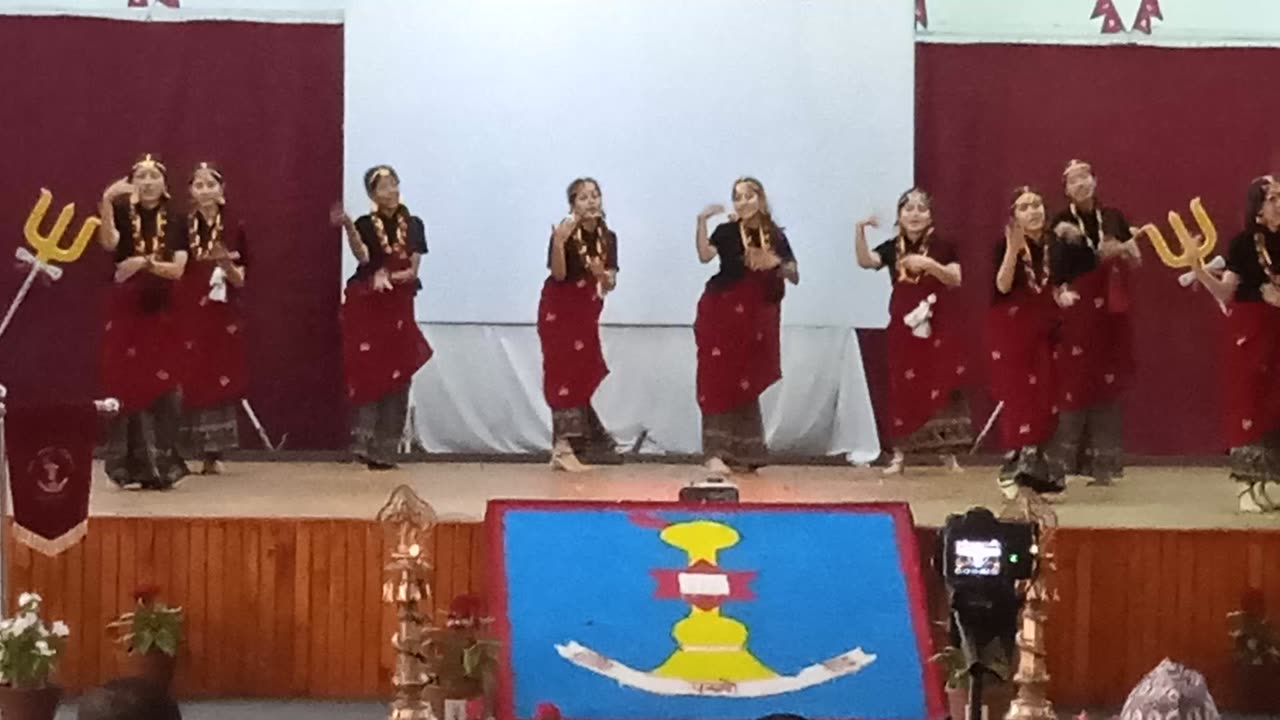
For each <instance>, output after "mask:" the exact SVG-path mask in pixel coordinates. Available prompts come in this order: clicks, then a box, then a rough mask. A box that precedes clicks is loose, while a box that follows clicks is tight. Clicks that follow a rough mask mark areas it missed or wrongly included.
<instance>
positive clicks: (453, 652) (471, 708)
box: [428, 595, 497, 720]
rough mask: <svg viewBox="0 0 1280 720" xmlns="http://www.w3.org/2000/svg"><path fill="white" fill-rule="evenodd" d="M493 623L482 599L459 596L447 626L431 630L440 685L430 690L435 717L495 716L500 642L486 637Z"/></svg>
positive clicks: (472, 596)
mask: <svg viewBox="0 0 1280 720" xmlns="http://www.w3.org/2000/svg"><path fill="white" fill-rule="evenodd" d="M492 622H493V619H492V618H490V617H488V616H487V615H486V614H485V609H484V602H483V600H482V599H481V598H479V597H477V596H475V595H459V596H458V597H456V598H454V599H453V602H451V603H450V604H449V612H448V616H447V618H446V620H445V624H444V627H442V628H437V629H435V630H433V631H431V633H430V642H431V648H432V657H433V658H434V659H435V662H436V664H437V668H438V669H437V676H438V677H439V679H440V682H439V684H438V685H437V686H436V687H435V688H432V689H429V690H428V695H429V697H428V700H429V702H431V704H432V709H433V710H435V713H436V717H439V718H443V719H445V720H449V719H451V718H457V717H466V718H474V717H475V716H477V715H478V716H479V717H480V718H481V719H482V720H483V718H487V717H489V716H490V714H491V713H492V707H493V706H492V698H493V692H494V678H495V676H494V672H493V671H494V669H495V668H496V666H497V657H496V655H497V653H496V650H497V642H496V641H494V640H491V639H489V638H488V637H486V636H485V628H487V627H488V626H489V625H490V624H491V623H492ZM477 701H478V702H477Z"/></svg>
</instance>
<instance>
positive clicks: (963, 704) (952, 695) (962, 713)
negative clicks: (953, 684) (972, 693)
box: [947, 688, 969, 720]
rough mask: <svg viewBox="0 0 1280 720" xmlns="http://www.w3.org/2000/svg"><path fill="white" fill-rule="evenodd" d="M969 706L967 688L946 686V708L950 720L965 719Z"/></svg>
mask: <svg viewBox="0 0 1280 720" xmlns="http://www.w3.org/2000/svg"><path fill="white" fill-rule="evenodd" d="M968 708H969V688H947V709H948V710H949V711H950V712H951V720H966V718H968V717H969V716H968V714H967V713H968Z"/></svg>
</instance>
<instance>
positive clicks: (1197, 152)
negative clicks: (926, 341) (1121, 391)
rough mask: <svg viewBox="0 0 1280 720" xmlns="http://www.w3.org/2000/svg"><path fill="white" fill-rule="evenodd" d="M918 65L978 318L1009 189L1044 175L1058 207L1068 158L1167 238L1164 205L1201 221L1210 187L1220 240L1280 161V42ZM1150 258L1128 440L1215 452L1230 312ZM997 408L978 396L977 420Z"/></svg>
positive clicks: (922, 141)
mask: <svg viewBox="0 0 1280 720" xmlns="http://www.w3.org/2000/svg"><path fill="white" fill-rule="evenodd" d="M916 63H917V66H916V102H917V106H916V177H917V178H918V179H919V182H920V183H921V184H922V185H923V186H925V187H926V188H928V189H929V190H930V191H932V192H933V193H934V195H935V202H934V216H935V218H936V219H937V221H938V222H939V224H940V231H941V232H945V233H946V234H947V235H948V236H949V237H952V238H954V239H955V240H956V241H958V243H959V245H960V248H961V256H962V261H963V262H964V269H965V290H964V292H965V293H966V295H967V301H968V302H969V305H970V310H969V312H970V317H972V318H973V319H974V323H973V326H974V327H981V323H979V322H978V319H979V318H980V317H981V314H980V313H981V311H982V309H983V308H984V307H985V306H986V304H987V303H988V301H989V299H990V296H991V293H992V289H991V288H992V283H993V279H992V278H993V275H994V270H995V269H994V267H993V266H992V263H993V262H994V261H993V258H992V253H993V252H994V251H993V247H994V246H995V244H996V243H997V241H1000V239H1001V237H1002V236H1001V232H1002V228H1003V224H1004V222H1005V219H1006V217H1007V214H1006V208H1007V203H1008V195H1009V192H1010V191H1011V190H1012V188H1013V187H1015V186H1017V185H1019V184H1022V183H1031V184H1035V185H1038V186H1040V187H1042V188H1043V189H1044V191H1045V192H1046V193H1047V194H1048V195H1049V196H1050V197H1051V198H1052V199H1053V203H1052V205H1053V206H1054V207H1053V209H1054V210H1057V209H1060V208H1061V207H1063V205H1064V201H1063V199H1062V194H1061V188H1062V185H1061V180H1060V177H1061V174H1060V173H1061V170H1062V167H1063V165H1064V164H1065V162H1066V161H1067V160H1068V159H1069V158H1072V157H1080V158H1084V159H1087V160H1090V161H1091V162H1093V164H1094V169H1095V171H1096V172H1097V174H1098V178H1099V182H1100V196H1101V197H1102V198H1103V199H1104V200H1105V202H1107V203H1109V204H1113V205H1116V206H1118V207H1119V208H1121V209H1122V210H1123V211H1124V212H1125V214H1126V215H1127V216H1128V218H1129V220H1130V222H1131V223H1132V224H1134V225H1141V224H1143V223H1145V222H1149V221H1157V222H1158V223H1159V224H1160V225H1161V227H1162V228H1163V229H1164V231H1165V235H1166V236H1168V237H1171V236H1172V233H1171V231H1169V230H1168V223H1167V221H1166V220H1165V219H1164V218H1165V215H1166V213H1167V212H1168V211H1169V210H1174V209H1176V210H1179V211H1180V212H1181V213H1182V215H1183V217H1184V219H1186V221H1187V222H1188V223H1189V224H1190V225H1191V226H1192V227H1194V220H1192V219H1191V218H1190V213H1189V212H1188V211H1187V203H1188V201H1190V199H1191V198H1192V197H1195V196H1197V195H1199V196H1201V197H1203V198H1204V204H1205V207H1206V208H1207V209H1208V210H1209V212H1210V214H1211V216H1212V217H1213V219H1214V221H1215V223H1216V225H1217V227H1218V231H1219V236H1220V241H1221V242H1222V244H1223V247H1225V243H1226V241H1227V240H1228V239H1229V238H1230V237H1231V236H1232V235H1234V234H1235V233H1236V232H1238V231H1239V230H1240V228H1241V223H1242V221H1243V217H1242V216H1243V212H1244V191H1245V186H1246V185H1247V183H1248V182H1249V180H1250V179H1251V178H1253V177H1254V176H1256V175H1259V174H1263V173H1264V172H1268V171H1273V170H1280V132H1278V131H1277V129H1276V127H1275V118H1276V117H1277V116H1280V95H1278V94H1277V93H1275V92H1273V91H1270V90H1268V81H1267V80H1266V78H1267V71H1266V68H1270V67H1276V66H1277V63H1280V50H1276V49H1204V50H1191V49H1161V48H1150V47H1077V46H1043V45H934V44H921V45H917V51H916ZM894 190H895V191H896V190H897V189H896V188H895V189H894ZM1143 252H1144V255H1145V259H1146V264H1145V266H1144V267H1143V268H1142V269H1141V271H1140V272H1139V273H1138V274H1137V277H1136V286H1135V291H1134V304H1135V307H1134V310H1133V313H1134V314H1133V319H1134V324H1135V327H1136V336H1135V342H1136V345H1137V357H1136V359H1137V364H1138V374H1137V378H1136V380H1135V386H1134V387H1133V388H1132V390H1131V391H1130V392H1129V394H1128V396H1127V398H1126V402H1125V410H1126V418H1127V426H1126V442H1127V449H1128V450H1129V451H1131V452H1134V453H1138V454H1149V455H1205V454H1214V453H1217V452H1219V451H1220V450H1222V449H1223V448H1222V442H1221V440H1220V438H1219V437H1218V433H1217V419H1218V407H1217V405H1218V401H1217V396H1218V378H1217V377H1216V373H1217V363H1216V362H1215V360H1216V357H1217V354H1218V345H1217V338H1218V331H1219V329H1220V327H1221V322H1220V320H1221V318H1220V315H1219V311H1218V309H1217V306H1216V305H1215V304H1214V303H1213V302H1212V301H1211V299H1210V298H1209V296H1208V295H1207V294H1206V293H1205V292H1203V291H1200V292H1192V291H1189V290H1185V289H1183V288H1181V287H1180V286H1178V285H1177V283H1176V281H1175V278H1176V275H1177V273H1175V272H1174V271H1173V270H1171V269H1169V268H1167V267H1165V266H1164V265H1162V264H1161V263H1160V261H1159V260H1158V259H1157V258H1156V257H1155V254H1154V253H1153V252H1152V251H1151V248H1150V245H1148V244H1146V243H1145V241H1143ZM972 340H973V349H974V354H975V361H976V359H977V356H978V355H977V354H978V352H979V347H980V342H981V338H980V337H979V336H978V335H974V336H973V338H972ZM975 366H977V367H981V365H978V364H977V363H976V362H975ZM989 410H990V405H989V403H986V402H979V403H978V407H977V408H976V412H975V414H981V415H982V417H983V418H985V412H986V411H989Z"/></svg>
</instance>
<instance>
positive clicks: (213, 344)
mask: <svg viewBox="0 0 1280 720" xmlns="http://www.w3.org/2000/svg"><path fill="white" fill-rule="evenodd" d="M191 201H192V205H193V207H192V209H191V211H190V212H188V213H187V217H186V223H187V235H188V237H189V238H190V248H191V249H190V251H189V254H188V258H187V267H186V271H185V272H184V273H183V276H182V280H180V281H179V282H178V285H177V303H176V304H177V311H178V330H179V334H180V336H181V340H182V350H183V351H184V353H185V355H184V360H183V364H184V371H183V373H182V409H183V427H182V436H183V446H184V448H185V449H186V451H187V454H188V456H189V457H193V458H194V457H199V458H200V459H201V460H202V461H203V468H202V470H201V472H202V474H205V475H215V474H218V473H220V472H222V462H221V460H222V456H223V453H225V452H226V451H227V450H233V449H235V448H236V447H238V446H239V442H240V432H239V425H238V423H237V406H238V405H239V402H240V399H241V398H242V397H243V396H244V394H245V392H246V390H248V386H249V368H248V362H247V360H246V357H245V345H244V342H245V341H244V317H243V314H242V312H241V307H240V293H241V292H242V291H243V289H244V282H245V273H246V270H247V267H248V248H247V246H246V243H245V233H244V225H242V224H240V223H238V222H236V221H235V220H233V219H231V218H232V216H230V215H229V214H228V213H227V208H226V197H225V194H224V192H223V177H222V172H221V171H220V170H218V168H217V167H216V166H214V165H213V164H211V163H208V162H202V163H200V164H199V165H197V166H196V168H195V170H194V171H193V172H192V173H191Z"/></svg>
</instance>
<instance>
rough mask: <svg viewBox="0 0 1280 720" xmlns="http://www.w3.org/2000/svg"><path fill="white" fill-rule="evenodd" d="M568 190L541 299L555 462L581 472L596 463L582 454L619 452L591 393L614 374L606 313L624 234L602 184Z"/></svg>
mask: <svg viewBox="0 0 1280 720" xmlns="http://www.w3.org/2000/svg"><path fill="white" fill-rule="evenodd" d="M567 194H568V197H569V216H568V217H566V218H565V219H564V221H563V222H561V223H560V224H559V225H558V226H556V227H555V228H553V230H552V234H551V246H550V247H549V248H548V250H547V267H548V268H549V269H550V270H551V275H550V277H548V278H547V281H546V282H545V283H543V285H542V297H541V299H540V300H539V302H538V340H539V341H540V342H541V344H542V394H543V397H545V398H546V400H547V405H549V406H551V434H552V438H553V442H554V445H553V448H552V453H551V467H553V468H555V469H557V470H568V471H572V472H580V471H583V470H588V469H590V468H589V467H588V466H586V465H583V464H582V462H580V460H579V456H580V455H582V456H584V457H588V458H589V459H596V458H609V457H616V455H617V453H616V451H615V447H614V441H613V437H612V436H610V435H609V432H608V431H607V430H605V428H604V425H603V424H602V423H601V422H600V417H599V416H598V415H597V414H596V411H595V409H594V408H592V407H591V396H592V395H594V394H595V392H596V388H598V387H599V386H600V383H601V382H602V381H603V380H604V378H605V376H606V375H608V374H609V368H608V366H607V365H605V361H604V352H603V350H602V349H601V346H600V313H601V311H603V310H604V298H605V296H606V295H608V294H609V292H610V291H611V290H613V289H614V288H615V287H616V286H617V282H618V236H617V235H615V234H614V233H613V231H612V230H610V229H609V228H608V227H607V226H606V225H605V221H604V210H603V208H602V206H601V198H600V184H599V183H597V182H596V181H595V180H594V179H592V178H578V179H577V180H574V181H573V182H572V183H571V184H570V185H569V189H568V193H567Z"/></svg>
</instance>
